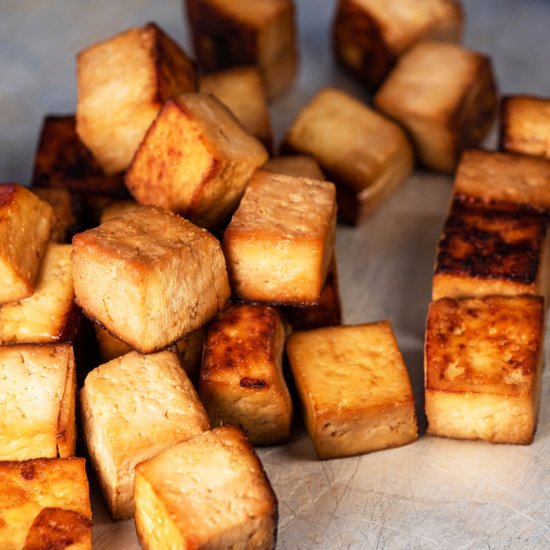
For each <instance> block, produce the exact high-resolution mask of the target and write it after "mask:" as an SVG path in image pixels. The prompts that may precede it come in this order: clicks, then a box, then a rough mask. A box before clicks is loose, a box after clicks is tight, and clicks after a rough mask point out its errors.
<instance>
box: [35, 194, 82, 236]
mask: <svg viewBox="0 0 550 550" xmlns="http://www.w3.org/2000/svg"><path fill="white" fill-rule="evenodd" d="M32 192H33V193H34V194H35V195H36V196H37V197H38V198H40V199H42V200H43V201H46V202H47V203H48V204H49V205H50V206H51V207H52V208H53V212H54V215H55V224H54V226H53V228H52V234H51V236H50V239H51V240H52V241H53V242H55V243H66V242H67V240H68V239H70V238H71V237H72V236H73V235H74V233H75V232H76V227H77V221H78V220H77V206H76V201H75V200H74V198H73V196H72V195H71V193H70V192H69V191H68V190H67V189H61V188H57V189H55V188H49V189H48V188H40V187H36V188H34V189H33V190H32Z"/></svg>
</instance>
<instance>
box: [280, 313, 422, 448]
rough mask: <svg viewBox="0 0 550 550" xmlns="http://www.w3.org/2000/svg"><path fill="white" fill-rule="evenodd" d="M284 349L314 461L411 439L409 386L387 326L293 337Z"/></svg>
mask: <svg viewBox="0 0 550 550" xmlns="http://www.w3.org/2000/svg"><path fill="white" fill-rule="evenodd" d="M286 350H287V355H288V358H289V362H290V369H291V371H292V375H293V377H294V381H295V383H296V389H297V392H298V395H299V396H300V400H301V402H302V406H303V414H304V420H305V423H306V427H307V430H308V433H309V436H310V437H311V440H312V441H313V445H314V447H315V450H316V452H317V455H318V456H319V458H321V459H326V458H337V457H343V456H352V455H357V454H363V453H368V452H371V451H377V450H380V449H386V448H388V447H397V446H400V445H405V444H407V443H410V442H412V441H414V440H415V439H416V438H417V424H416V414H415V409H414V398H413V393H412V389H411V383H410V380H409V375H408V373H407V369H406V367H405V364H404V362H403V358H402V356H401V353H400V351H399V349H398V347H397V342H396V340H395V336H394V334H393V331H392V329H391V326H390V324H389V322H388V321H381V322H378V323H371V324H366V325H357V326H345V327H330V328H321V329H316V330H311V331H303V332H295V333H293V334H291V335H290V336H289V338H288V339H287V347H286Z"/></svg>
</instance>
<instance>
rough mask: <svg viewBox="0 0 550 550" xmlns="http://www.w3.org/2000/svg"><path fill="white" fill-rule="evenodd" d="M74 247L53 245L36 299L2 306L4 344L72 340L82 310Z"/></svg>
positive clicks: (1, 340)
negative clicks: (76, 284) (76, 292)
mask: <svg viewBox="0 0 550 550" xmlns="http://www.w3.org/2000/svg"><path fill="white" fill-rule="evenodd" d="M71 249H72V247H71V245H70V244H57V243H50V244H49V245H48V248H47V250H46V254H45V256H44V260H43V262H42V266H41V268H40V273H39V275H38V280H37V282H36V289H35V291H34V294H33V295H32V296H29V297H28V298H24V299H23V300H19V301H18V302H12V303H9V304H4V305H2V306H0V344H2V345H3V344H16V343H19V344H41V343H50V342H60V341H64V340H72V339H73V338H74V336H75V334H76V332H77V330H78V326H79V321H80V310H79V309H78V307H77V306H76V305H75V303H74V287H73V268H72V264H71Z"/></svg>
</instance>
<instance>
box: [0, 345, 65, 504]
mask: <svg viewBox="0 0 550 550" xmlns="http://www.w3.org/2000/svg"><path fill="white" fill-rule="evenodd" d="M75 392H76V377H75V364H74V354H73V348H72V346H71V345H70V344H47V345H13V346H0V460H26V459H28V458H38V457H46V458H55V457H57V456H60V457H62V458H65V457H68V456H72V455H73V454H74V448H75V438H76V431H75ZM0 500H1V499H0Z"/></svg>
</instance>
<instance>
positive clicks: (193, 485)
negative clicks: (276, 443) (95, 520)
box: [135, 426, 277, 550]
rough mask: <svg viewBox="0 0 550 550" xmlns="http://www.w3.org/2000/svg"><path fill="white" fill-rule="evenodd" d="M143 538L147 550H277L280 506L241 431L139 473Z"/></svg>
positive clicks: (176, 449)
mask: <svg viewBox="0 0 550 550" xmlns="http://www.w3.org/2000/svg"><path fill="white" fill-rule="evenodd" d="M135 502H136V515H135V520H136V531H137V535H138V539H139V542H140V543H141V546H142V547H143V548H144V550H157V549H160V548H163V547H166V546H165V545H166V541H170V543H171V544H172V547H173V548H211V549H212V550H215V549H222V548H243V549H244V548H247V549H254V550H272V549H274V548H275V540H276V530H277V499H276V497H275V494H274V493H273V489H272V488H271V485H270V483H269V480H268V479H267V476H266V474H265V472H264V470H263V467H262V464H261V462H260V460H259V458H258V457H257V456H256V454H255V453H254V450H253V449H252V447H251V446H250V444H249V443H248V441H247V439H246V437H245V435H244V434H243V433H242V431H241V430H239V429H238V428H236V427H234V426H224V427H222V428H216V429H214V430H212V431H210V432H206V433H203V434H201V435H199V436H197V437H194V438H193V439H190V440H189V441H185V442H183V443H180V444H178V445H175V446H173V447H171V448H170V449H168V450H166V451H164V452H163V453H161V454H159V455H158V456H156V457H154V458H152V459H151V460H148V461H146V462H142V463H141V464H139V465H138V466H137V468H136V482H135Z"/></svg>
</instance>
